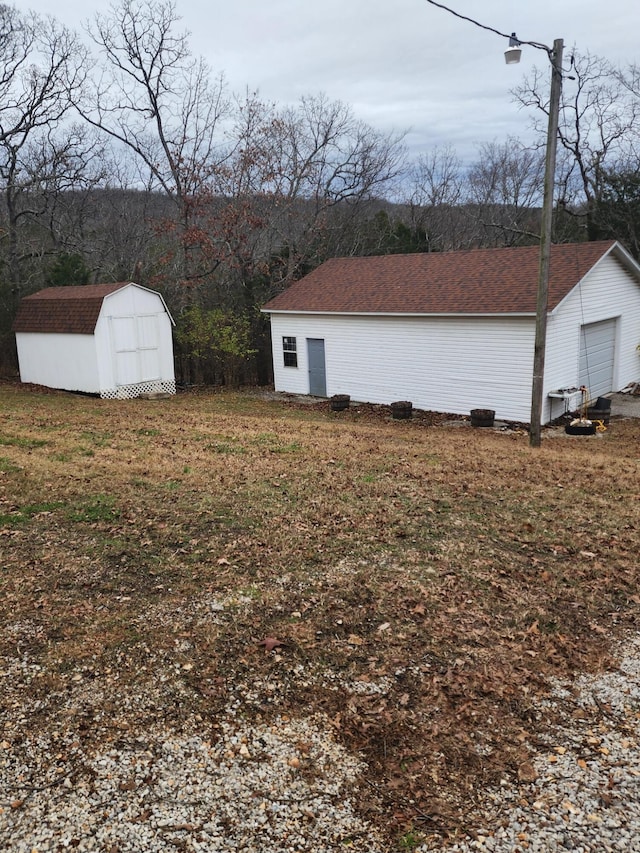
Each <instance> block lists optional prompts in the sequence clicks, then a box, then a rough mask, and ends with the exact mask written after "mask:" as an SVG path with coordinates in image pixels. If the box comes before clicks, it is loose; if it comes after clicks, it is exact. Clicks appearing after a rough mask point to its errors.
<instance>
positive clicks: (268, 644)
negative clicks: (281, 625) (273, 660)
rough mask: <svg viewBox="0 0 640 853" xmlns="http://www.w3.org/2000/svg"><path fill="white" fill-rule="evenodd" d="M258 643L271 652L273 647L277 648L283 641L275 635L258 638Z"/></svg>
mask: <svg viewBox="0 0 640 853" xmlns="http://www.w3.org/2000/svg"><path fill="white" fill-rule="evenodd" d="M258 645H259V646H264V647H265V649H266V650H267V651H268V652H272V651H273V650H274V649H277V648H278V646H283V645H284V643H283V642H282V640H278V639H277V638H276V637H265V638H264V640H260V642H259V643H258Z"/></svg>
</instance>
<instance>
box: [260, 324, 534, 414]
mask: <svg viewBox="0 0 640 853" xmlns="http://www.w3.org/2000/svg"><path fill="white" fill-rule="evenodd" d="M271 333H272V341H273V361H274V377H275V387H276V389H277V390H280V391H286V392H289V393H293V394H308V393H309V377H308V373H307V348H306V339H307V338H323V339H324V341H325V359H326V372H327V395H328V396H331V395H333V394H350V395H351V398H352V399H353V400H359V401H363V402H370V403H391V402H393V401H394V400H411V402H412V403H413V404H414V406H415V407H416V408H419V409H428V410H432V411H442V412H452V413H457V414H468V413H469V412H470V410H471V409H474V408H490V409H494V410H495V412H496V417H498V418H506V419H509V420H518V421H528V420H529V416H530V410H531V375H532V370H533V338H534V321H533V319H532V318H531V319H529V318H495V319H493V318H491V319H479V318H468V319H460V318H444V317H442V318H428V317H381V316H378V317H374V316H367V317H363V316H360V317H357V316H350V317H340V316H330V315H313V314H308V315H300V314H272V315H271ZM283 336H291V337H295V338H296V340H297V351H298V366H297V368H292V367H284V364H283V356H282V337H283Z"/></svg>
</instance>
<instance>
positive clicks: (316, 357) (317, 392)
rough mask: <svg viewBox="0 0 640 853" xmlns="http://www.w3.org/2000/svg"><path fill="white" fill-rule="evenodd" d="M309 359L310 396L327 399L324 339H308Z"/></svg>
mask: <svg viewBox="0 0 640 853" xmlns="http://www.w3.org/2000/svg"><path fill="white" fill-rule="evenodd" d="M307 359H308V365H309V394H311V396H312V397H326V396H327V374H326V370H325V363H324V340H323V339H322V338H307Z"/></svg>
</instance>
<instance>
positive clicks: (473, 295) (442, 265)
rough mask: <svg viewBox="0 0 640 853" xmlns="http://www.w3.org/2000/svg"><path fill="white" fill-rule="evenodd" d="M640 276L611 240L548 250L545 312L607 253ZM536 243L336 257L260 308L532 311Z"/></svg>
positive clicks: (393, 311) (368, 311) (367, 311)
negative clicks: (614, 254)
mask: <svg viewBox="0 0 640 853" xmlns="http://www.w3.org/2000/svg"><path fill="white" fill-rule="evenodd" d="M611 251H615V252H616V256H617V257H619V259H620V260H621V261H623V263H625V264H626V265H627V266H628V267H629V268H631V269H632V270H633V271H634V273H635V275H636V276H637V277H638V278H640V267H638V265H637V264H636V263H635V261H633V259H632V258H631V257H630V256H629V255H628V254H627V252H626V251H625V250H624V249H623V248H622V246H620V244H619V243H617V242H616V241H614V240H607V241H599V242H594V243H565V244H558V245H554V246H552V247H551V262H550V271H549V299H548V307H549V310H553V309H554V308H555V307H556V306H557V305H558V304H559V303H560V302H561V301H562V300H563V299H564V297H565V296H567V294H568V293H569V292H570V291H571V290H572V289H573V288H574V287H575V286H576V285H577V284H578V282H579V281H581V280H582V279H583V278H584V276H585V275H586V274H587V273H588V272H589V271H590V270H591V269H592V268H593V267H594V266H595V265H596V264H597V263H598V261H600V260H601V259H602V258H603V257H604V256H605V255H607V254H608V253H609V252H611ZM539 256H540V250H539V247H538V246H525V247H517V248H503V249H471V250H468V251H462V252H438V253H435V252H432V253H423V254H412V255H378V256H375V257H364V258H334V259H332V260H329V261H326V262H325V263H324V264H322V265H321V266H319V267H318V268H317V269H316V270H314V271H313V272H311V273H310V274H309V275H307V276H305V277H304V278H302V279H300V281H298V282H296V283H295V284H293V285H292V286H291V287H289V288H288V289H287V290H285V291H284V292H283V293H281V294H279V295H278V296H276V297H275V298H274V299H271V300H270V301H269V302H267V304H266V305H265V306H264V308H263V310H264V311H267V312H280V311H282V312H314V313H316V312H317V313H325V312H326V313H358V314H361V313H363V314H372V313H382V314H468V315H492V314H535V311H536V294H537V281H538V264H539Z"/></svg>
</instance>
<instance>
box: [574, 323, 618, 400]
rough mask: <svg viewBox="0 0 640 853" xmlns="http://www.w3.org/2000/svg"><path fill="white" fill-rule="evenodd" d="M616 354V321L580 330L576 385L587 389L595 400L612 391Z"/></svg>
mask: <svg viewBox="0 0 640 853" xmlns="http://www.w3.org/2000/svg"><path fill="white" fill-rule="evenodd" d="M615 354H616V321H615V319H614V320H603V321H601V322H600V323H588V324H587V325H584V326H582V328H581V329H580V369H579V372H578V383H579V384H580V385H584V386H585V387H586V388H588V389H589V398H590V399H591V400H595V398H596V397H600V396H601V395H602V394H608V393H609V392H610V391H613V390H614V388H613V368H614V365H615Z"/></svg>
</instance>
